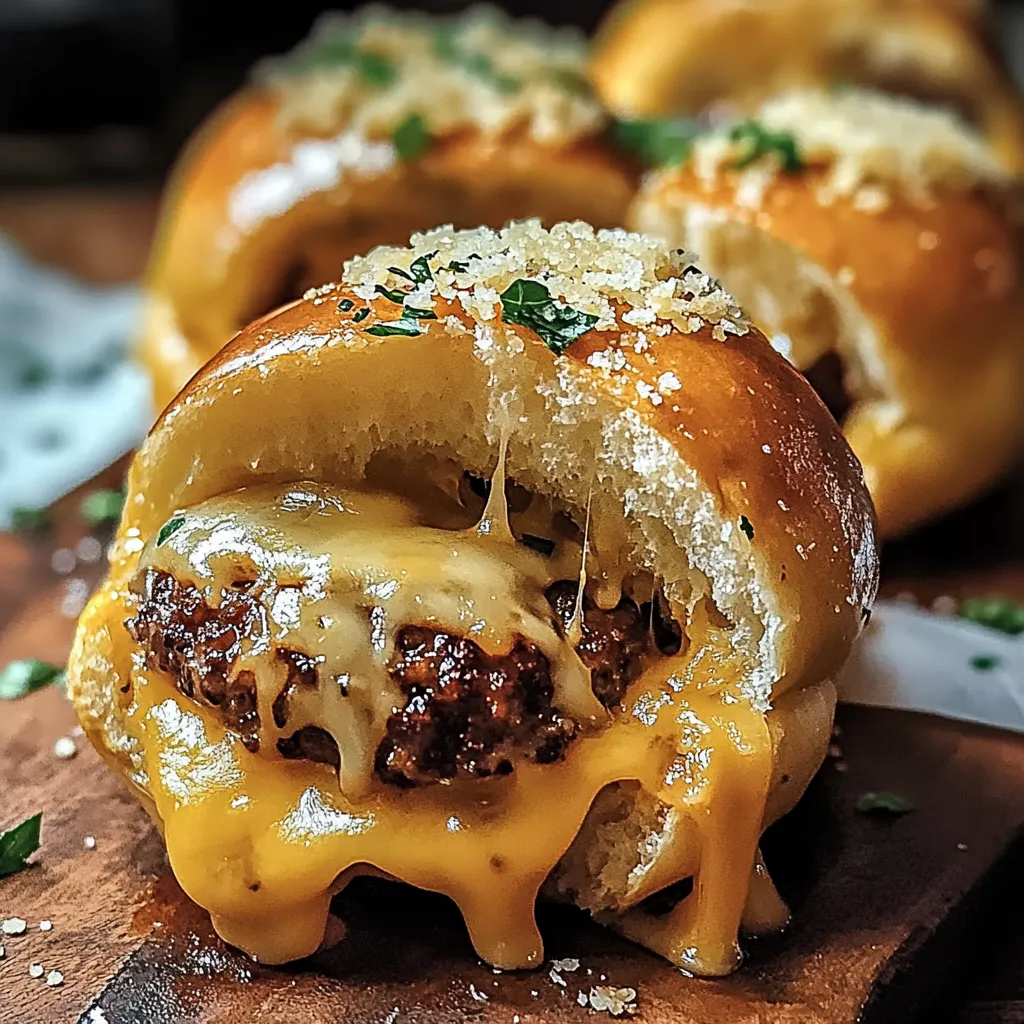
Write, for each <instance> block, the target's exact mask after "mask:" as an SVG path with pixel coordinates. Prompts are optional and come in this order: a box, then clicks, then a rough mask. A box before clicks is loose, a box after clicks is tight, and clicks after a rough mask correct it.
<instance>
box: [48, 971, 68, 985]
mask: <svg viewBox="0 0 1024 1024" xmlns="http://www.w3.org/2000/svg"><path fill="white" fill-rule="evenodd" d="M46 984H47V985H49V986H50V988H58V987H59V986H61V985H63V984H64V975H63V974H61V972H60V971H50V973H49V974H48V975H47V976H46Z"/></svg>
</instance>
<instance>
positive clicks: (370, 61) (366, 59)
mask: <svg viewBox="0 0 1024 1024" xmlns="http://www.w3.org/2000/svg"><path fill="white" fill-rule="evenodd" d="M353 60H354V63H355V65H356V67H357V68H358V70H359V77H360V78H362V80H363V81H364V82H365V83H366V84H367V85H376V86H378V87H379V88H383V87H384V86H386V85H390V84H391V83H392V82H393V81H394V80H395V79H396V78H397V77H398V70H397V68H396V67H395V65H394V62H393V61H390V60H388V59H387V57H382V56H381V55H380V54H379V53H373V52H371V51H370V50H356V51H355V54H354V57H353Z"/></svg>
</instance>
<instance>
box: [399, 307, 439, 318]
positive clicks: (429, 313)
mask: <svg viewBox="0 0 1024 1024" xmlns="http://www.w3.org/2000/svg"><path fill="white" fill-rule="evenodd" d="M405 316H411V317H413V319H415V320H436V319H437V314H436V313H435V312H434V311H433V310H432V309H420V308H419V307H418V306H406V307H405Z"/></svg>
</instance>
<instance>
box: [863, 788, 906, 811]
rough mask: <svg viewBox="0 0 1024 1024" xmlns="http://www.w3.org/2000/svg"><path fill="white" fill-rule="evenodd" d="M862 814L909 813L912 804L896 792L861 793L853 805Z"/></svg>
mask: <svg viewBox="0 0 1024 1024" xmlns="http://www.w3.org/2000/svg"><path fill="white" fill-rule="evenodd" d="M854 806H855V807H856V808H857V810H858V811H860V812H861V813H862V814H879V813H880V814H909V813H910V812H911V811H912V810H913V809H914V805H913V803H911V801H909V800H908V799H907V798H906V797H905V796H900V795H899V794H898V793H861V795H860V796H859V797H857V803H856V804H855V805H854Z"/></svg>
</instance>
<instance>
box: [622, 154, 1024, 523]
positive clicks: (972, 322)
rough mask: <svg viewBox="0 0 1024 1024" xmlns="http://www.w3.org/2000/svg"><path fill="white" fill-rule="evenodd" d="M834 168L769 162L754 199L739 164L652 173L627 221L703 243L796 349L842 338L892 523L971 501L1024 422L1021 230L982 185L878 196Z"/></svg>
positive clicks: (715, 264) (805, 350)
mask: <svg viewBox="0 0 1024 1024" xmlns="http://www.w3.org/2000/svg"><path fill="white" fill-rule="evenodd" d="M827 178H828V175H827V173H826V172H825V171H824V170H823V169H821V168H815V167H811V168H808V169H806V170H804V171H802V172H799V173H796V174H779V175H777V176H773V177H771V178H770V180H768V181H767V182H766V183H764V184H763V186H760V185H759V189H760V192H759V200H758V201H757V202H752V201H749V200H747V201H744V200H743V198H742V193H741V192H738V191H737V183H738V180H739V179H738V178H737V175H736V173H735V172H731V171H722V172H721V173H719V174H718V175H717V176H715V177H714V179H713V180H708V179H700V178H698V177H697V175H696V174H695V172H694V169H693V167H692V166H691V165H687V166H686V167H683V168H680V169H676V170H670V171H666V172H664V173H663V174H661V175H659V176H656V177H654V178H652V179H651V180H650V181H649V182H648V183H647V185H646V186H645V188H644V189H643V190H642V191H641V192H640V194H638V196H637V199H636V201H635V203H634V206H633V209H632V212H631V224H632V226H633V227H635V228H636V229H638V230H642V231H646V232H648V233H651V234H657V235H660V236H661V237H664V238H666V239H668V240H669V241H670V242H671V243H672V244H678V245H686V246H687V247H688V248H690V249H692V250H694V251H698V252H699V253H700V254H701V257H702V259H703V260H704V261H705V263H706V265H707V266H708V268H709V269H710V271H711V272H712V273H714V274H716V275H718V276H719V277H721V278H722V280H723V282H724V283H725V284H726V286H727V287H729V288H730V289H731V290H732V291H733V293H734V294H735V295H736V296H737V298H738V300H739V301H740V302H741V303H742V304H743V305H744V306H745V308H746V309H747V310H748V311H749V313H750V315H751V316H752V317H753V318H754V319H755V320H756V321H757V322H758V323H759V324H761V325H762V327H764V329H765V330H766V331H767V332H768V333H770V334H771V333H776V334H779V335H786V336H787V337H788V341H787V342H785V345H786V347H788V348H791V352H790V358H791V359H792V360H793V361H794V363H795V364H796V365H797V366H798V368H799V369H801V370H804V371H806V370H810V369H811V368H812V367H813V366H814V365H815V364H816V363H817V361H818V360H819V359H820V358H821V357H822V356H823V355H826V354H827V353H829V352H836V353H837V354H838V356H839V358H840V360H841V362H842V364H843V368H844V371H845V389H846V391H847V393H848V395H849V398H850V400H851V401H852V406H851V408H850V411H849V412H848V414H847V415H846V418H845V420H844V423H843V432H844V433H845V435H846V438H847V440H848V441H849V442H850V445H851V447H852V448H853V450H854V452H855V453H856V455H857V457H858V458H859V459H860V461H861V463H862V465H863V466H864V473H865V478H866V480H867V482H868V487H869V489H870V491H871V494H872V497H873V499H874V502H875V507H876V510H877V513H878V520H879V528H880V531H881V533H882V535H883V536H889V537H891V536H895V535H897V534H900V533H904V532H906V531H907V530H909V529H912V528H913V527H914V526H916V525H918V524H920V523H922V522H924V521H925V520H928V519H932V518H934V517H936V516H939V515H941V514H943V513H945V512H948V511H950V510H952V509H955V508H957V507H958V506H961V505H963V504H964V503H966V502H967V501H969V500H970V499H971V498H973V497H975V496H977V495H978V494H979V493H980V492H982V491H983V490H984V489H985V488H986V487H988V486H989V485H990V484H991V483H992V482H993V481H994V480H996V479H997V478H998V477H999V476H1000V475H1001V474H1002V473H1003V472H1004V471H1005V470H1006V469H1007V468H1008V466H1009V465H1010V464H1011V463H1012V462H1013V460H1014V459H1015V457H1016V456H1017V454H1018V452H1019V447H1020V441H1021V437H1022V431H1024V368H1022V360H1024V346H1022V344H1021V338H1022V336H1024V306H1022V300H1024V292H1022V286H1021V281H1020V263H1019V250H1018V235H1017V231H1016V229H1014V228H1013V227H1012V226H1011V225H1010V224H1009V223H1008V220H1007V217H1006V213H1005V210H1004V209H1003V207H1002V206H1001V205H1000V204H999V203H998V202H995V201H992V200H990V199H987V198H986V197H985V196H984V195H982V194H980V193H979V192H977V191H973V192H972V191H969V192H957V191H951V190H949V189H946V190H940V191H939V192H938V193H937V195H936V196H935V197H934V200H933V201H930V202H928V203H922V202H913V201H911V200H910V199H908V198H906V197H905V196H901V195H900V194H899V193H898V191H897V192H895V193H894V194H893V195H892V196H891V198H890V199H889V200H888V205H887V206H886V208H885V209H883V210H870V209H863V208H860V204H859V203H858V201H857V196H856V195H851V196H837V197H835V198H834V199H832V200H830V201H829V203H828V205H823V204H822V202H821V201H820V200H819V194H820V192H821V191H822V190H823V189H824V188H825V186H826V181H827Z"/></svg>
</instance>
